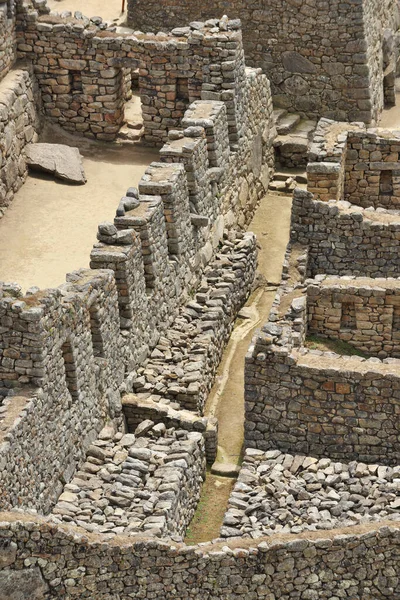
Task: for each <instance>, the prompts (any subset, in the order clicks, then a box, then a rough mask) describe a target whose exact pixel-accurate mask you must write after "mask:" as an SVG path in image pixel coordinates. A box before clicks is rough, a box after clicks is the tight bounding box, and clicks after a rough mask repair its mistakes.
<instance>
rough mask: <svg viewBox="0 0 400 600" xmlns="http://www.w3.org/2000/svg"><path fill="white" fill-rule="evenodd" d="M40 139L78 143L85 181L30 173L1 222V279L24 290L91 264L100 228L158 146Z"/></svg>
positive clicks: (51, 136)
mask: <svg viewBox="0 0 400 600" xmlns="http://www.w3.org/2000/svg"><path fill="white" fill-rule="evenodd" d="M41 141H48V142H50V141H52V142H63V143H69V144H70V145H78V144H79V148H80V151H81V153H82V154H83V156H84V160H83V164H84V168H85V172H86V177H87V183H86V184H85V185H82V186H75V185H68V184H65V183H61V182H57V181H56V180H54V179H53V178H52V177H51V176H48V175H45V174H43V175H37V176H29V177H28V179H27V181H26V183H25V184H24V185H23V186H22V188H21V189H20V190H19V191H18V193H17V194H16V195H15V198H14V200H13V202H12V203H11V206H10V207H9V209H8V210H7V211H6V213H5V215H4V217H3V218H2V219H1V220H0V281H8V282H10V281H16V282H17V283H19V284H20V285H22V288H23V289H24V290H26V289H27V288H29V287H31V286H33V285H35V286H38V287H40V288H47V287H55V286H57V285H60V284H61V283H63V282H64V281H65V274H66V273H68V272H70V271H73V270H76V269H79V268H81V267H88V266H89V255H90V251H91V248H92V246H93V244H94V243H95V242H96V233H97V226H98V224H99V223H100V222H102V221H112V220H113V218H114V216H115V211H116V209H117V206H118V203H119V200H120V198H121V197H122V196H124V195H125V193H126V190H127V189H128V187H130V186H136V185H137V183H138V182H139V180H140V178H141V176H142V175H143V173H144V171H145V169H146V167H147V166H148V165H149V164H150V163H151V162H152V161H153V160H157V158H158V153H157V151H156V150H153V149H147V148H142V147H140V146H134V145H115V144H113V145H111V144H105V143H98V142H87V141H82V140H80V139H79V138H72V140H71V137H70V136H69V137H67V136H60V138H59V137H55V135H54V132H49V131H48V132H47V133H46V134H45V135H44V136H43V138H42V139H41Z"/></svg>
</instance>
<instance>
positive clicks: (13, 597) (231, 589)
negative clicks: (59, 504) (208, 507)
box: [0, 513, 400, 600]
mask: <svg viewBox="0 0 400 600" xmlns="http://www.w3.org/2000/svg"><path fill="white" fill-rule="evenodd" d="M0 535H1V545H0V548H1V554H0V556H1V565H2V566H3V570H2V571H0V590H1V592H0V598H1V600H17V598H18V600H21V599H22V600H28V599H29V600H31V599H33V598H37V599H38V600H39V598H46V600H56V599H58V598H60V597H63V596H70V597H79V598H82V599H85V600H109V598H110V597H114V596H116V595H117V596H118V598H119V600H128V598H132V596H133V597H142V598H148V599H151V598H153V599H154V600H155V599H156V598H160V597H164V598H166V599H167V600H172V598H173V599H174V600H176V599H178V600H187V598H190V599H191V600H220V599H221V598H232V599H235V600H257V599H259V598H268V597H276V598H281V599H282V600H289V599H290V600H292V599H293V598H295V597H296V596H297V597H298V598H301V597H303V598H308V599H309V600H317V599H318V600H323V599H326V600H328V599H331V598H333V597H345V596H347V597H351V598H354V599H360V600H361V598H369V597H371V598H374V599H375V600H383V599H384V598H385V599H386V598H388V597H390V598H391V599H393V600H398V598H399V594H398V585H399V581H398V573H397V569H398V554H399V544H400V529H399V524H398V523H395V522H392V521H388V522H386V523H385V522H383V523H380V524H379V525H377V524H374V525H369V526H367V525H365V526H359V527H354V528H352V529H351V530H350V531H349V530H346V529H342V530H337V531H336V532H333V531H324V532H323V533H322V532H318V533H312V532H308V533H307V534H300V535H299V536H298V537H294V536H289V535H287V536H276V537H269V538H264V539H262V540H258V541H257V542H258V543H257V545H256V542H254V541H251V542H249V543H246V540H240V543H238V542H236V543H235V544H232V546H231V547H229V543H227V541H226V540H224V542H223V543H222V544H221V543H214V544H213V543H211V544H202V545H201V546H191V547H188V546H184V545H182V544H178V543H175V544H173V546H171V544H170V543H168V542H161V541H158V540H154V539H153V540H149V539H148V538H141V539H140V540H137V541H136V540H134V541H133V540H129V538H126V537H124V536H120V537H119V538H118V544H115V542H106V541H104V539H103V538H102V537H100V536H96V535H93V534H85V535H82V534H81V533H80V531H79V530H78V529H75V528H73V527H66V526H64V527H63V526H56V525H54V523H53V524H52V523H50V522H49V523H47V522H44V521H43V520H42V519H40V518H37V517H31V516H29V517H22V516H21V515H18V514H15V513H14V514H13V513H2V514H1V529H0Z"/></svg>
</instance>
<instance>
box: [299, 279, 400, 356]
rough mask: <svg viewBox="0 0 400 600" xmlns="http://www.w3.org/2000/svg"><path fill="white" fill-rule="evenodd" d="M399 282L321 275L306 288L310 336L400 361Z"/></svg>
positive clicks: (396, 280)
mask: <svg viewBox="0 0 400 600" xmlns="http://www.w3.org/2000/svg"><path fill="white" fill-rule="evenodd" d="M399 306H400V281H399V280H398V279H373V280H371V279H369V280H368V279H366V278H365V279H363V278H353V277H352V278H349V277H337V278H335V277H326V278H323V277H322V276H320V277H319V278H318V281H310V282H308V285H307V312H308V328H307V329H308V333H309V334H317V335H323V336H327V337H329V338H332V339H339V340H343V341H345V342H348V343H349V344H351V345H352V346H354V347H356V348H358V349H359V350H361V351H362V352H366V353H367V354H371V355H374V356H379V357H380V358H386V357H387V356H392V357H394V358H400V346H399V342H400V332H399V325H400V323H399V315H400V312H399Z"/></svg>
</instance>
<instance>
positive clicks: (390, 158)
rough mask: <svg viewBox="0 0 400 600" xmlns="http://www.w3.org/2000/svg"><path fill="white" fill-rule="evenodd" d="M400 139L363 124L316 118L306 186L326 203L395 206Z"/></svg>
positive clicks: (398, 193)
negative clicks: (340, 202)
mask: <svg viewBox="0 0 400 600" xmlns="http://www.w3.org/2000/svg"><path fill="white" fill-rule="evenodd" d="M399 150H400V140H399V138H398V136H396V134H395V133H394V132H390V131H385V130H384V129H379V128H378V129H374V130H371V129H369V130H368V131H367V130H366V129H365V125H363V124H362V123H351V124H348V123H336V122H335V121H332V120H330V119H320V121H319V123H318V126H317V129H316V131H315V133H314V137H313V142H312V144H311V148H310V152H309V162H308V164H307V190H308V191H309V192H311V193H312V194H314V198H315V199H318V200H323V201H325V202H328V201H329V200H337V201H340V200H342V199H344V200H346V201H347V202H350V203H351V204H354V205H356V206H362V207H363V208H369V207H373V208H384V209H387V210H397V209H398V206H399V198H400V161H399Z"/></svg>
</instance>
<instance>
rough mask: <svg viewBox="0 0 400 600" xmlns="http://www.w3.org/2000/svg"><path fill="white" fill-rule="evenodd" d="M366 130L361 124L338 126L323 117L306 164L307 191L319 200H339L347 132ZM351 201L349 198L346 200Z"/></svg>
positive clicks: (344, 171) (343, 172) (338, 124)
mask: <svg viewBox="0 0 400 600" xmlns="http://www.w3.org/2000/svg"><path fill="white" fill-rule="evenodd" d="M354 129H361V130H364V131H365V125H364V124H363V123H351V124H350V125H349V123H338V122H336V121H333V120H332V119H326V118H322V119H320V120H319V121H318V125H317V128H316V130H315V132H314V135H313V139H312V143H311V146H310V151H309V154H308V163H307V190H308V191H309V192H311V193H312V194H314V198H315V199H318V200H324V201H325V202H328V201H329V200H342V199H343V197H344V185H345V177H346V157H347V140H348V135H349V130H354ZM346 199H347V200H348V201H349V202H351V198H346Z"/></svg>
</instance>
